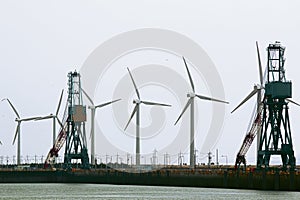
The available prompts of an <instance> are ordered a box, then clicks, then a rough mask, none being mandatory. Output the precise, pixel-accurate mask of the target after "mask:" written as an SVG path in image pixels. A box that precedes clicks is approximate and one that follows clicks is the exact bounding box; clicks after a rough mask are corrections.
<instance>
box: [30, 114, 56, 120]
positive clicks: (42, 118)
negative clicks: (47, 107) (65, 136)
mask: <svg viewBox="0 0 300 200" xmlns="http://www.w3.org/2000/svg"><path fill="white" fill-rule="evenodd" d="M50 118H53V115H48V116H45V117H36V119H35V120H34V121H39V120H44V119H50Z"/></svg>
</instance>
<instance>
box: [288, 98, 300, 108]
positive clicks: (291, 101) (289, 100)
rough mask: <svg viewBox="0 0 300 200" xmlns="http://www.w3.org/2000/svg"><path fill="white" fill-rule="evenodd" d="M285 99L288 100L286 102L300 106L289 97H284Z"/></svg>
mask: <svg viewBox="0 0 300 200" xmlns="http://www.w3.org/2000/svg"><path fill="white" fill-rule="evenodd" d="M285 100H286V101H288V102H290V103H293V104H295V105H297V106H300V104H299V103H296V102H295V101H293V100H291V99H285Z"/></svg>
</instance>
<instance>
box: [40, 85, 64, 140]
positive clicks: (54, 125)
mask: <svg viewBox="0 0 300 200" xmlns="http://www.w3.org/2000/svg"><path fill="white" fill-rule="evenodd" d="M63 94H64V90H62V91H61V94H60V98H59V102H58V105H57V109H56V113H55V115H53V114H52V113H51V114H50V115H47V116H44V117H38V118H37V119H35V120H44V119H51V118H52V120H53V124H52V125H53V128H52V142H53V145H55V140H56V120H57V121H58V123H59V125H60V126H61V127H63V124H62V122H61V121H60V120H59V119H58V117H57V115H58V113H59V108H60V105H61V101H62V97H63Z"/></svg>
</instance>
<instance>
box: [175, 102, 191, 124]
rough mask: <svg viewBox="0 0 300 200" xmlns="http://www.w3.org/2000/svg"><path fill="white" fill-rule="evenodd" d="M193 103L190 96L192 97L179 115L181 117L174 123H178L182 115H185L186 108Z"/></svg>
mask: <svg viewBox="0 0 300 200" xmlns="http://www.w3.org/2000/svg"><path fill="white" fill-rule="evenodd" d="M191 103H192V99H191V98H190V99H189V100H188V102H187V103H186V104H185V106H184V108H183V110H182V112H181V113H180V115H179V117H178V119H177V120H176V122H175V124H174V125H176V124H177V122H178V121H179V120H180V118H181V116H182V115H183V113H184V112H185V111H186V109H187V108H188V107H189V105H190V104H191Z"/></svg>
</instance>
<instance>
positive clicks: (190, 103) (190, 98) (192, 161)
mask: <svg viewBox="0 0 300 200" xmlns="http://www.w3.org/2000/svg"><path fill="white" fill-rule="evenodd" d="M182 58H183V61H184V64H185V67H186V71H187V73H188V76H189V80H190V83H191V87H192V92H189V93H187V97H188V101H187V103H186V105H185V106H184V108H183V110H182V112H181V113H180V115H179V117H178V119H177V120H176V122H175V124H174V125H176V124H177V122H178V121H179V120H180V118H181V117H182V115H183V114H184V112H185V111H186V109H187V108H188V107H189V106H190V108H191V109H190V167H194V166H195V156H194V151H195V144H194V142H195V141H194V133H195V127H194V123H195V117H194V112H195V111H194V100H195V97H198V98H199V99H203V100H208V101H216V102H221V103H227V104H228V102H227V101H222V100H218V99H214V98H212V97H206V96H203V95H199V94H196V93H195V86H194V83H193V79H192V76H191V74H190V71H189V69H188V66H187V64H186V61H185V58H184V57H182Z"/></svg>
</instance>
